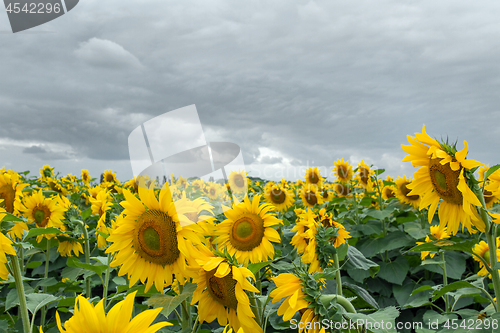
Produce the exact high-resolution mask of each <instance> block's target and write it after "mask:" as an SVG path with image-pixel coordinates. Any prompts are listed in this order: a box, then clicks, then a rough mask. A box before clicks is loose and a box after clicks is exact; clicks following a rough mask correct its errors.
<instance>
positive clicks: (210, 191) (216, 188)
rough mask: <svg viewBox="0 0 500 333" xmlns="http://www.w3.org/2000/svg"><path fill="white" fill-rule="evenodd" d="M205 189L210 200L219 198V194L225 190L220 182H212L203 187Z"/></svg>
mask: <svg viewBox="0 0 500 333" xmlns="http://www.w3.org/2000/svg"><path fill="white" fill-rule="evenodd" d="M203 191H204V192H205V194H206V195H207V197H208V198H209V199H210V200H217V198H218V197H219V195H220V194H222V193H223V192H224V188H223V187H222V186H220V185H219V184H218V183H214V182H210V183H208V184H207V186H206V187H205V188H204V189H203Z"/></svg>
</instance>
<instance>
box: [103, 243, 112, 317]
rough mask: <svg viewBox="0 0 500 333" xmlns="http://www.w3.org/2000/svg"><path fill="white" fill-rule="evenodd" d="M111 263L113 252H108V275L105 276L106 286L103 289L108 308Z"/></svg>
mask: <svg viewBox="0 0 500 333" xmlns="http://www.w3.org/2000/svg"><path fill="white" fill-rule="evenodd" d="M110 263H111V253H108V267H107V268H106V275H105V276H104V286H103V291H102V298H103V300H104V302H103V303H104V308H106V301H107V300H108V286H109V271H110V268H109V265H110Z"/></svg>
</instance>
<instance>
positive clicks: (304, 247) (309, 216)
mask: <svg viewBox="0 0 500 333" xmlns="http://www.w3.org/2000/svg"><path fill="white" fill-rule="evenodd" d="M328 228H333V230H331V229H330V232H331V233H330V235H327V234H326V232H325V229H328ZM320 229H321V230H320ZM292 231H297V233H296V234H295V235H294V236H293V237H292V241H291V244H292V245H293V246H294V247H295V248H296V249H297V253H298V254H301V255H302V257H301V261H302V262H304V263H306V264H310V266H309V272H310V273H313V272H322V271H323V269H325V268H327V267H328V266H330V264H331V256H330V255H329V254H328V253H327V251H326V250H327V247H328V246H330V247H331V245H333V246H334V247H339V246H340V245H341V244H344V243H346V241H347V239H348V238H351V236H350V234H349V232H348V231H346V230H345V228H344V226H343V225H341V224H340V223H337V222H335V221H334V220H333V216H332V214H331V213H326V210H325V209H324V208H322V209H321V210H320V211H319V212H318V214H316V213H314V212H313V211H311V210H309V209H308V210H307V211H305V212H302V213H301V214H299V215H297V222H296V225H295V226H294V227H293V228H292ZM320 231H321V232H320ZM330 244H331V245H330Z"/></svg>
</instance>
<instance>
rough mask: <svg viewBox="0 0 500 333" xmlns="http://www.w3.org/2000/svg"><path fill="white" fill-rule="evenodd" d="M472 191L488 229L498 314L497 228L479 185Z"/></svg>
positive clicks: (499, 292) (487, 238) (492, 278)
mask: <svg viewBox="0 0 500 333" xmlns="http://www.w3.org/2000/svg"><path fill="white" fill-rule="evenodd" d="M472 191H473V192H474V194H475V195H476V196H477V198H478V199H479V202H480V203H481V206H482V207H480V208H479V211H480V213H481V219H482V220H483V222H484V224H485V226H486V227H485V229H486V232H485V233H486V241H487V242H488V251H489V253H490V267H491V272H490V273H491V280H492V282H493V290H494V291H495V297H496V304H494V307H495V309H496V312H498V301H499V300H500V276H499V275H498V269H496V268H495V265H496V264H497V262H498V258H497V251H496V250H497V244H496V237H494V236H496V230H497V229H496V226H495V227H494V226H493V225H492V223H491V222H490V218H489V216H488V211H487V210H486V202H485V201H484V195H483V192H482V191H481V189H480V187H479V186H477V184H476V185H475V186H474V187H473V189H472Z"/></svg>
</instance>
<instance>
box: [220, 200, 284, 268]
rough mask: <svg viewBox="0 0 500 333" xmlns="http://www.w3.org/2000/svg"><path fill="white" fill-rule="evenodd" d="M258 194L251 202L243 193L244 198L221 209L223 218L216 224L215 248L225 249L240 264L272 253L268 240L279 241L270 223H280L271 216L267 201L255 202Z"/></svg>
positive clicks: (252, 261) (271, 256)
mask: <svg viewBox="0 0 500 333" xmlns="http://www.w3.org/2000/svg"><path fill="white" fill-rule="evenodd" d="M260 198H261V195H255V196H254V197H253V198H252V201H250V199H249V198H248V196H245V199H244V201H242V202H241V203H238V204H236V205H235V206H234V207H233V208H232V209H229V210H227V211H226V212H224V215H225V216H226V220H224V221H223V222H222V223H221V224H219V225H218V226H217V231H216V235H217V238H216V239H215V242H216V243H217V245H218V247H219V249H221V250H223V249H224V247H225V248H226V249H227V251H228V252H229V254H230V255H231V256H236V259H237V260H238V262H240V263H247V262H251V263H257V262H261V261H265V260H267V259H269V258H271V259H272V258H273V256H274V247H273V245H272V244H271V242H275V243H279V242H280V241H281V239H280V236H279V234H278V232H277V231H276V230H275V229H273V228H272V227H273V226H276V225H279V224H282V223H283V222H282V221H281V220H278V219H277V218H276V217H274V216H273V215H272V214H271V213H269V211H270V210H272V209H273V206H271V205H269V204H262V205H259V201H260Z"/></svg>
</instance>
